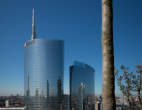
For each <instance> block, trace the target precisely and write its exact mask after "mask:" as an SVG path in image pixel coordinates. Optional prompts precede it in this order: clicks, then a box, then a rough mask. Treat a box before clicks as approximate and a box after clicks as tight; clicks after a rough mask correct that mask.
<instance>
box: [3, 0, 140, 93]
mask: <svg viewBox="0 0 142 110" xmlns="http://www.w3.org/2000/svg"><path fill="white" fill-rule="evenodd" d="M33 7H34V8H35V15H36V31H37V36H38V37H39V38H57V39H62V40H64V41H65V59H64V83H65V85H64V87H65V93H68V88H69V86H68V84H69V66H70V65H72V64H73V61H74V60H78V61H81V62H84V63H87V64H89V65H91V66H92V67H93V68H94V69H95V70H96V84H95V85H96V93H98V94H100V93H101V84H102V83H101V82H102V67H101V66H102V53H101V0H0V95H8V94H15V93H23V89H24V42H26V41H27V40H29V39H30V38H31V24H32V21H31V20H32V8H33ZM141 11H142V0H129V2H128V0H114V49H115V66H116V68H119V66H120V65H121V64H124V65H126V66H130V67H133V66H135V65H136V64H142V63H141V62H142V51H141V47H142V44H141V42H142V20H141V19H142V13H141Z"/></svg>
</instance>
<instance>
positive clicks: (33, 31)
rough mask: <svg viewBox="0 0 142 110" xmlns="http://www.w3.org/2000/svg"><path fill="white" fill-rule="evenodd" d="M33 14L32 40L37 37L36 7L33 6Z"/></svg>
mask: <svg viewBox="0 0 142 110" xmlns="http://www.w3.org/2000/svg"><path fill="white" fill-rule="evenodd" d="M32 14H33V15H32V38H31V40H33V39H35V38H36V32H35V16H34V8H33V11H32Z"/></svg>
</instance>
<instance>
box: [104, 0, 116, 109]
mask: <svg viewBox="0 0 142 110" xmlns="http://www.w3.org/2000/svg"><path fill="white" fill-rule="evenodd" d="M113 51H114V50H113V8H112V0H102V54H103V55H102V56H103V62H102V63H103V64H102V66H103V67H102V69H103V84H102V85H103V91H102V96H103V110H115V109H116V107H115V77H114V55H113V54H114V52H113Z"/></svg>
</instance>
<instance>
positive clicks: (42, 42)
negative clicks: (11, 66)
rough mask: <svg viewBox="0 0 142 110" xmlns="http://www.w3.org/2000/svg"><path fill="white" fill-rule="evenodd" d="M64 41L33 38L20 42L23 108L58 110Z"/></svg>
mask: <svg viewBox="0 0 142 110" xmlns="http://www.w3.org/2000/svg"><path fill="white" fill-rule="evenodd" d="M63 48H64V43H63V41H61V40H48V39H34V40H30V41H28V42H26V43H25V45H24V73H25V87H24V88H25V89H24V93H25V106H26V110H60V109H61V108H62V94H63V59H64V52H63Z"/></svg>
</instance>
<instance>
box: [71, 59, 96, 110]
mask: <svg viewBox="0 0 142 110" xmlns="http://www.w3.org/2000/svg"><path fill="white" fill-rule="evenodd" d="M94 72H95V71H94V69H93V68H92V67H91V66H89V65H87V64H84V63H81V62H74V65H72V66H71V67H70V109H71V110H92V109H93V108H94V107H93V106H94V96H95V91H94V83H95V81H94V80H95V75H94V74H95V73H94Z"/></svg>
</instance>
